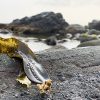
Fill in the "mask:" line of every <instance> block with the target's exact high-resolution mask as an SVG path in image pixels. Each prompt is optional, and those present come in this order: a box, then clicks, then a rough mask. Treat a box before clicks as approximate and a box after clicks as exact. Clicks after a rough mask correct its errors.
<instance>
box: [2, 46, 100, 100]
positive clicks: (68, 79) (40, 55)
mask: <svg viewBox="0 0 100 100" xmlns="http://www.w3.org/2000/svg"><path fill="white" fill-rule="evenodd" d="M36 57H37V60H38V62H39V63H41V64H42V65H43V66H44V67H45V69H46V70H47V72H48V74H49V75H50V77H51V79H52V80H53V84H52V91H51V93H50V95H44V96H43V95H40V94H39V91H38V90H37V88H36V85H34V84H33V86H32V88H29V89H26V88H25V87H22V86H21V85H20V84H18V83H17V82H16V80H15V79H16V76H17V69H18V67H20V65H21V62H19V60H18V59H10V58H9V57H8V56H7V55H3V54H1V55H0V100H33V98H34V100H48V99H49V100H94V99H95V100H100V46H96V47H95V48H94V47H85V48H75V49H72V50H67V49H65V48H57V49H56V48H55V47H54V49H53V48H52V49H48V50H45V51H42V52H37V53H36ZM16 64H17V65H16Z"/></svg>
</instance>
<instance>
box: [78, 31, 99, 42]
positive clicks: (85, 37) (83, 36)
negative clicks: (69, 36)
mask: <svg viewBox="0 0 100 100" xmlns="http://www.w3.org/2000/svg"><path fill="white" fill-rule="evenodd" d="M97 39H98V36H97V35H95V34H92V35H89V34H87V33H84V34H81V35H80V36H79V37H78V38H77V40H80V41H81V42H86V41H90V40H97Z"/></svg>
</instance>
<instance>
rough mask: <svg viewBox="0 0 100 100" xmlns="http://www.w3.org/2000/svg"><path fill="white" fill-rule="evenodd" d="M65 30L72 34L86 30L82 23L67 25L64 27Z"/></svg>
mask: <svg viewBox="0 0 100 100" xmlns="http://www.w3.org/2000/svg"><path fill="white" fill-rule="evenodd" d="M66 32H67V33H71V34H72V35H75V34H77V33H84V32H86V29H85V27H83V26H82V25H79V24H72V25H69V26H68V27H67V28H66Z"/></svg>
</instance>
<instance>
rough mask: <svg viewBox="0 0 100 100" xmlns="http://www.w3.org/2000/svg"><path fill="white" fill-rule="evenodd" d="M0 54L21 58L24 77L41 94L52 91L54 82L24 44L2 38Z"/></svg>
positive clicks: (0, 39)
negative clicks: (34, 85) (36, 87)
mask: <svg viewBox="0 0 100 100" xmlns="http://www.w3.org/2000/svg"><path fill="white" fill-rule="evenodd" d="M0 53H6V54H8V55H9V56H10V57H14V58H20V59H22V61H23V69H24V70H23V72H22V73H25V74H24V75H26V76H27V78H28V79H29V80H30V81H31V82H34V83H36V84H37V86H38V88H39V90H40V92H42V93H45V92H46V91H50V89H51V84H52V81H51V79H50V78H49V76H48V74H47V72H46V71H45V69H44V68H43V66H42V65H41V64H39V63H38V62H37V61H36V59H35V54H34V53H33V52H32V51H31V50H30V48H29V47H28V46H27V45H26V44H24V43H23V42H21V41H19V40H17V39H15V38H8V39H4V38H0Z"/></svg>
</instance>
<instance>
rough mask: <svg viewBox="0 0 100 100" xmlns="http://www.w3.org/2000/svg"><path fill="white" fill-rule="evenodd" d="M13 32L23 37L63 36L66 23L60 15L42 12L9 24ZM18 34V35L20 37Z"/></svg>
mask: <svg viewBox="0 0 100 100" xmlns="http://www.w3.org/2000/svg"><path fill="white" fill-rule="evenodd" d="M10 26H11V29H12V30H13V31H17V32H20V33H21V34H22V33H23V34H24V35H39V34H40V35H49V36H51V35H54V34H58V33H59V34H63V33H64V32H65V28H66V27H67V26H68V23H67V22H66V21H65V20H64V18H63V16H62V14H61V13H54V12H43V13H40V14H38V15H35V16H32V17H24V18H22V19H16V20H14V21H13V22H12V23H11V24H10ZM21 34H20V35H21Z"/></svg>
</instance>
